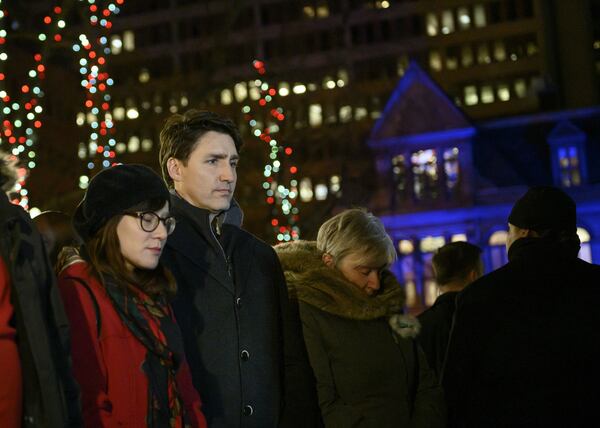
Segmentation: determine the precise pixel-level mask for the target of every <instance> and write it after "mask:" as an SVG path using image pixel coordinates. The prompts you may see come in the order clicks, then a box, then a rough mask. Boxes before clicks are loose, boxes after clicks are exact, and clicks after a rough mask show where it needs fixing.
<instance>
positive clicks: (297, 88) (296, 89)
mask: <svg viewBox="0 0 600 428" xmlns="http://www.w3.org/2000/svg"><path fill="white" fill-rule="evenodd" d="M292 91H293V92H294V94H298V95H299V94H303V93H305V92H306V86H305V85H303V84H302V83H296V84H295V85H294V87H293V88H292Z"/></svg>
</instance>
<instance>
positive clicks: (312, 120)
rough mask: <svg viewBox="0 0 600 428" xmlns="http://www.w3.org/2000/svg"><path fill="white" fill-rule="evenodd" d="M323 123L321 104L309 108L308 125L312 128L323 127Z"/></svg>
mask: <svg viewBox="0 0 600 428" xmlns="http://www.w3.org/2000/svg"><path fill="white" fill-rule="evenodd" d="M322 123H323V109H322V108H321V104H311V105H309V106H308V124H309V125H310V126H312V127H316V126H321V124H322Z"/></svg>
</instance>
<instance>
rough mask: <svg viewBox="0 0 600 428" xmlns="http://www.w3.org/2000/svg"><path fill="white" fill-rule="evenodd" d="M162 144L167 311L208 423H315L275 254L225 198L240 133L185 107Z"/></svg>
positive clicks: (261, 426)
mask: <svg viewBox="0 0 600 428" xmlns="http://www.w3.org/2000/svg"><path fill="white" fill-rule="evenodd" d="M160 144H161V147H160V164H161V168H162V170H163V177H164V178H165V180H166V181H167V183H168V185H169V187H170V188H171V193H172V195H171V213H172V214H173V215H174V216H175V217H176V219H177V228H176V229H175V231H174V233H173V234H172V235H171V236H169V239H168V241H167V245H166V247H165V249H164V252H163V261H164V263H165V265H166V266H168V267H169V268H170V269H171V271H172V272H173V274H174V275H175V278H176V280H177V287H178V295H177V298H176V300H175V301H174V302H173V309H174V311H175V315H176V317H177V321H178V322H179V325H180V327H181V330H182V332H183V336H184V342H185V343H184V345H185V350H186V355H187V360H188V362H189V365H190V368H191V370H192V377H193V382H194V386H195V387H196V389H197V390H198V392H199V393H200V394H201V396H202V401H203V406H202V407H203V412H204V414H205V415H206V419H207V421H208V426H209V427H211V428H238V427H248V428H250V427H254V428H271V427H272V428H275V427H289V426H298V427H307V426H311V427H312V426H316V425H315V424H314V423H313V418H315V417H318V415H319V411H318V406H317V403H316V388H315V387H314V385H313V384H312V383H311V382H310V381H311V376H312V372H311V369H310V366H309V364H308V358H307V356H306V350H305V348H304V342H303V340H302V332H301V326H300V323H299V320H298V319H297V318H295V317H292V316H291V311H290V309H289V302H288V297H287V288H286V285H285V279H284V277H283V273H282V270H281V266H280V264H279V259H278V258H277V256H276V255H275V252H274V251H273V249H272V248H271V246H269V245H267V244H265V243H264V242H262V241H260V240H259V239H257V238H256V237H255V236H253V235H251V234H250V233H248V232H246V231H245V230H243V229H242V228H241V222H242V213H241V210H240V207H239V206H238V205H237V203H236V202H235V201H234V200H233V192H234V190H235V185H236V182H237V170H236V167H237V163H238V159H239V150H240V148H241V145H242V139H241V137H240V135H239V132H238V130H237V129H236V127H235V125H234V124H233V122H231V121H230V120H228V119H225V118H222V117H219V116H218V115H216V114H214V113H210V112H206V111H194V110H191V111H188V112H186V113H184V114H183V115H179V114H178V115H174V116H172V117H171V118H170V119H168V120H167V122H166V124H165V126H164V127H163V130H162V131H161V134H160Z"/></svg>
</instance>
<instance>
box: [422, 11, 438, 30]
mask: <svg viewBox="0 0 600 428" xmlns="http://www.w3.org/2000/svg"><path fill="white" fill-rule="evenodd" d="M425 21H426V25H427V35H429V36H436V35H437V33H438V19H437V16H436V15H435V14H434V13H428V14H427V16H426V17H425Z"/></svg>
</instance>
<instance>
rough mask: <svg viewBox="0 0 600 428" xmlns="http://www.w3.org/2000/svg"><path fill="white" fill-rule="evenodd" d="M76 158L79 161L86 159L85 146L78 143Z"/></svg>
mask: <svg viewBox="0 0 600 428" xmlns="http://www.w3.org/2000/svg"><path fill="white" fill-rule="evenodd" d="M77 156H78V157H79V159H85V158H86V157H87V150H86V148H85V144H83V143H79V148H78V149H77Z"/></svg>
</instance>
